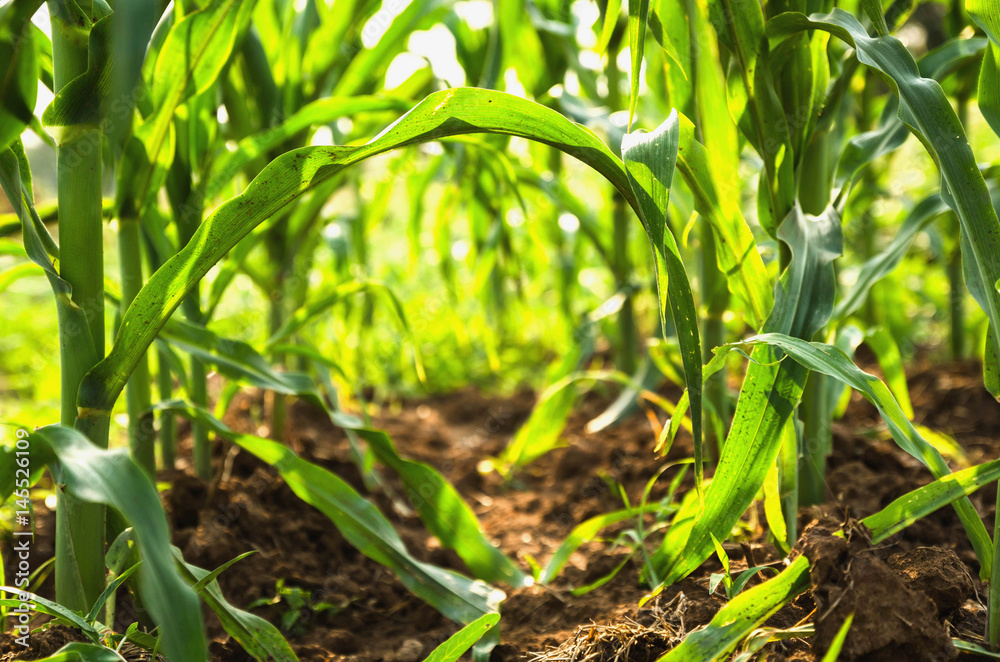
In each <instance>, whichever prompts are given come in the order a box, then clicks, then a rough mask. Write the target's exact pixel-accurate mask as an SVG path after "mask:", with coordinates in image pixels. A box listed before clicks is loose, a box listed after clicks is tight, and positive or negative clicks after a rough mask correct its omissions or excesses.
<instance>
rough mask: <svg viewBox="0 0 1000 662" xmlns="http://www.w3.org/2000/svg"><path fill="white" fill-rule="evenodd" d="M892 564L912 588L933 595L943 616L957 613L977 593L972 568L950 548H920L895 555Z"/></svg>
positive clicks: (932, 599)
mask: <svg viewBox="0 0 1000 662" xmlns="http://www.w3.org/2000/svg"><path fill="white" fill-rule="evenodd" d="M889 567H890V568H892V569H893V570H895V571H896V573H897V574H898V575H899V576H900V577H901V578H902V579H903V582H904V583H905V584H906V586H907V587H908V588H909V589H911V590H914V591H920V592H922V593H923V594H924V595H926V596H927V597H928V598H930V599H931V601H933V602H934V604H935V605H937V610H938V615H939V616H941V617H942V618H947V617H948V616H950V615H951V614H953V613H954V612H955V611H956V610H957V609H959V608H960V607H961V606H962V605H963V604H964V603H965V601H966V600H968V599H969V598H971V597H972V596H973V595H974V593H975V589H974V588H973V585H972V576H971V575H970V573H969V569H968V568H966V567H965V564H964V563H962V560H961V559H960V558H958V555H957V554H955V552H953V551H951V550H950V549H941V548H939V547H918V548H916V549H914V550H911V551H909V552H901V553H899V554H893V555H892V556H890V557H889Z"/></svg>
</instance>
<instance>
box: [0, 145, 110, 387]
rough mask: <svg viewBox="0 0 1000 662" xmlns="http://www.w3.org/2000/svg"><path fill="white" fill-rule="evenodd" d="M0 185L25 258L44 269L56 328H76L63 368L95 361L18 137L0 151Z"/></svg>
mask: <svg viewBox="0 0 1000 662" xmlns="http://www.w3.org/2000/svg"><path fill="white" fill-rule="evenodd" d="M0 186H2V187H3V190H4V193H6V194H7V199H8V200H9V201H10V204H11V206H12V207H13V208H14V213H15V214H17V215H18V217H19V218H20V220H21V233H22V234H21V238H22V241H23V243H24V250H25V252H26V253H27V255H28V258H29V259H30V260H31V261H32V262H34V263H35V264H37V265H38V266H39V267H41V268H42V269H43V270H44V271H45V276H46V278H48V281H49V286H50V287H51V288H52V292H53V294H54V295H55V300H56V314H57V316H58V319H59V326H60V328H75V329H79V330H80V334H81V336H82V337H81V339H80V343H79V345H78V347H77V350H76V351H73V352H67V353H66V354H65V356H64V361H65V362H64V363H63V367H64V369H68V368H67V366H68V365H71V364H74V363H75V364H76V365H75V366H74V367H73V369H78V370H79V371H80V372H83V371H84V370H86V367H87V366H90V365H93V364H94V363H93V362H95V361H97V358H98V357H97V356H96V352H95V351H94V350H93V348H94V343H93V342H92V340H91V337H90V326H89V322H88V320H87V314H86V312H85V311H84V310H83V309H82V308H80V307H79V306H78V305H77V304H76V303H75V302H74V301H73V287H72V286H71V285H70V284H69V283H68V282H67V281H65V280H63V278H62V277H61V276H60V275H59V271H58V269H57V268H56V266H57V261H58V259H59V247H58V246H57V245H56V243H55V241H54V240H53V239H52V236H51V235H50V234H49V231H48V230H47V229H46V228H45V225H44V224H43V223H42V220H41V218H39V216H38V212H37V211H36V210H35V206H34V199H33V196H32V191H31V170H30V168H29V166H28V158H27V156H26V155H25V153H24V146H23V145H22V144H21V140H20V138H18V139H17V140H16V141H15V142H14V144H13V145H11V147H10V148H9V149H7V150H4V151H3V152H0Z"/></svg>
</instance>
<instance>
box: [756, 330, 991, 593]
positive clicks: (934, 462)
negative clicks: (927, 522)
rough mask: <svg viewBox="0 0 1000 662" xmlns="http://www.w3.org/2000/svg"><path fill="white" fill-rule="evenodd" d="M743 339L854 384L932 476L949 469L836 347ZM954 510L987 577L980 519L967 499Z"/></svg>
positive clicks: (987, 552)
mask: <svg viewBox="0 0 1000 662" xmlns="http://www.w3.org/2000/svg"><path fill="white" fill-rule="evenodd" d="M747 342H748V343H752V344H753V343H764V344H768V345H771V346H773V347H776V348H779V349H781V350H782V351H784V352H785V353H787V354H788V356H789V357H790V358H791V359H792V360H794V361H795V362H797V363H799V364H801V365H803V366H805V367H807V368H808V369H810V370H815V371H816V372H819V373H822V374H824V375H828V376H830V377H834V378H835V379H838V380H840V381H842V382H844V383H845V384H847V385H848V386H850V387H851V388H854V389H855V390H857V391H858V392H859V393H861V395H863V396H865V399H867V400H868V401H869V402H871V403H872V404H873V405H875V407H876V409H878V412H879V414H880V415H881V416H882V420H883V421H885V423H886V425H887V426H888V428H889V432H890V433H891V434H892V438H893V439H894V440H895V441H896V443H897V444H898V445H899V447H900V448H902V449H903V450H904V451H906V452H907V453H909V454H910V455H912V456H913V457H915V458H916V459H918V460H920V461H921V462H922V463H923V464H924V466H926V467H927V468H928V469H929V470H930V472H931V474H933V475H934V477H935V478H943V477H944V476H947V475H949V474H950V473H951V471H950V469H949V468H948V464H947V463H946V462H945V461H944V458H943V457H941V453H939V452H938V451H937V450H936V449H935V448H934V447H933V446H931V445H930V444H928V443H927V442H926V441H925V440H924V438H923V437H921V436H920V434H919V433H918V432H917V431H916V429H914V427H913V424H912V423H910V421H909V420H908V419H907V418H906V416H904V415H903V411H902V410H901V409H900V407H899V403H897V402H896V400H895V398H893V397H892V393H891V392H890V391H889V388H888V387H887V386H886V385H885V383H884V382H882V381H881V380H880V379H879V378H878V377H875V376H874V375H870V374H868V373H866V372H864V371H862V370H861V369H860V368H858V367H857V366H856V365H855V364H854V363H853V362H852V361H851V360H850V359H848V358H847V356H845V355H844V353H843V352H842V351H841V350H840V349H838V348H837V347H834V346H833V345H827V344H824V343H817V342H806V341H804V340H801V339H798V338H791V337H789V336H787V335H784V334H780V333H764V334H761V335H758V336H754V337H752V338H750V339H748V340H747ZM955 510H956V512H957V513H958V516H959V519H961V520H962V525H963V526H964V527H965V530H966V532H967V533H968V534H969V540H970V541H971V542H972V546H973V548H974V549H975V551H976V556H977V557H978V559H979V563H980V564H981V566H982V569H981V573H982V575H983V576H984V577H989V576H990V574H989V573H990V569H991V568H992V564H993V549H992V546H991V542H990V536H989V534H988V533H987V532H986V527H985V526H984V525H983V521H982V519H980V517H979V515H978V514H976V510H975V508H973V506H972V503H971V502H970V501H969V500H968V499H961V500H960V501H958V502H956V503H955Z"/></svg>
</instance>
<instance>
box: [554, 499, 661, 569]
mask: <svg viewBox="0 0 1000 662" xmlns="http://www.w3.org/2000/svg"><path fill="white" fill-rule="evenodd" d="M662 509H663V506H662V505H661V504H659V503H656V504H649V505H647V506H646V507H645V508H641V509H640V508H625V509H623V510H615V511H613V512H610V513H604V514H601V515H595V516H594V517H591V518H590V519H588V520H586V521H584V522H581V523H580V524H577V525H576V526H575V527H573V530H572V531H570V533H569V535H568V536H566V539H565V540H563V542H562V544H561V545H559V548H558V549H556V551H555V553H554V554H552V558H551V559H549V562H548V563H547V564H546V565H545V569H544V570H542V574H541V575H540V576H539V578H538V582H539V583H540V584H548V583H549V582H551V581H552V580H553V579H555V578H556V577H558V576H559V573H560V572H562V569H563V568H564V567H565V566H566V563H567V562H568V561H569V557H570V556H572V555H573V552H575V551H576V550H578V549H579V548H580V546H581V545H583V544H585V543H588V542H590V541H591V540H593V539H594V538H595V537H597V534H598V533H600V532H601V531H602V530H603V529H606V528H608V527H609V526H612V525H614V524H618V523H620V522H624V521H626V520H629V519H634V518H636V517H640V516H641V515H643V514H646V513H658V512H660V511H661V510H662Z"/></svg>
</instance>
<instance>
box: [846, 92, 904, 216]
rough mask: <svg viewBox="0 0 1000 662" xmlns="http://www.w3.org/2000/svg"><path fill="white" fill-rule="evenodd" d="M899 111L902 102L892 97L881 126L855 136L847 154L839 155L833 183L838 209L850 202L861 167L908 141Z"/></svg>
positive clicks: (882, 117) (883, 114) (883, 111)
mask: <svg viewBox="0 0 1000 662" xmlns="http://www.w3.org/2000/svg"><path fill="white" fill-rule="evenodd" d="M898 109H899V102H898V101H897V100H896V99H895V97H892V98H890V99H889V100H888V101H887V102H886V104H885V108H884V109H883V110H882V116H881V117H880V118H879V123H878V127H877V128H875V129H872V130H871V131H866V132H864V133H859V134H858V135H856V136H853V137H852V138H851V139H850V140H849V141H848V143H847V145H846V146H845V147H844V151H843V152H841V153H840V160H839V161H838V162H837V172H836V175H835V176H834V180H833V196H834V198H835V200H836V202H835V204H837V205H838V207H840V206H842V205H843V204H844V203H845V202H846V201H847V194H848V193H849V192H850V187H851V184H853V182H854V180H855V178H856V177H857V176H858V173H860V172H861V170H862V168H864V167H865V166H866V165H868V164H869V163H871V162H872V161H875V160H876V159H879V158H881V157H883V156H885V155H887V154H891V153H892V152H894V151H896V149H898V148H899V147H900V146H901V145H902V144H903V143H904V142H906V139H907V138H908V137H909V135H910V132H909V129H907V127H906V125H905V124H903V123H902V122H900V121H899V117H898V115H897V113H898Z"/></svg>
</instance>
